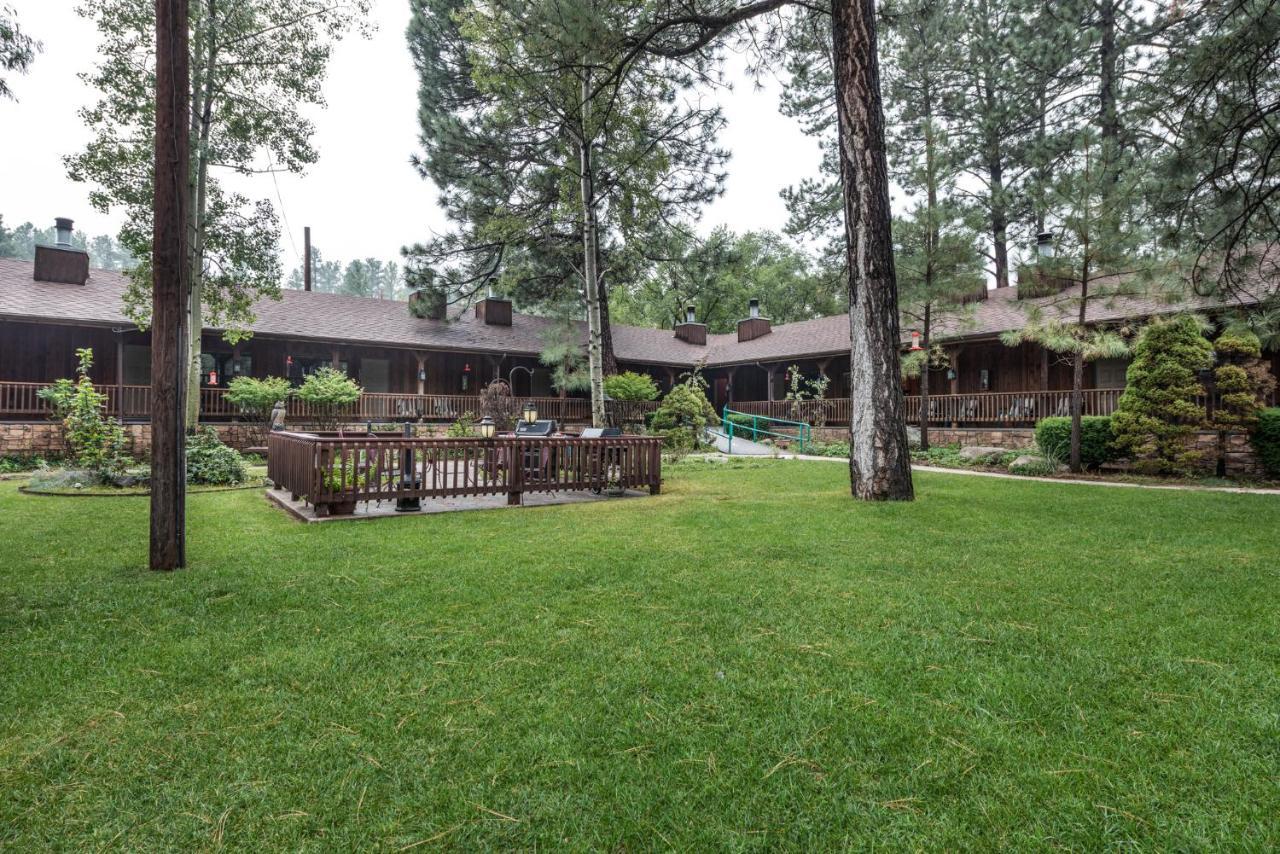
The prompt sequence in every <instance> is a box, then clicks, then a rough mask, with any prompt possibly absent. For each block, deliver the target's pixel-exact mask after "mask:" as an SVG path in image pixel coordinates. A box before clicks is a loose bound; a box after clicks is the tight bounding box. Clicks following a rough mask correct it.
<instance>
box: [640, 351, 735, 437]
mask: <svg viewBox="0 0 1280 854" xmlns="http://www.w3.org/2000/svg"><path fill="white" fill-rule="evenodd" d="M719 422H720V419H719V417H717V416H716V408H715V407H714V406H712V405H711V401H710V400H708V399H707V381H706V380H704V379H703V378H702V373H701V372H700V371H699V370H698V369H694V371H693V372H692V373H689V374H686V375H685V378H684V382H682V383H680V384H678V385H676V386H675V387H673V388H672V389H671V391H669V392H667V396H666V397H664V398H663V399H662V403H661V404H659V406H658V410H657V411H656V412H655V413H654V414H653V422H652V426H653V430H654V432H655V433H657V434H659V435H660V436H662V437H663V440H664V442H665V444H666V445H667V447H669V448H672V449H673V450H677V451H687V450H691V449H693V448H696V447H698V446H699V445H701V444H702V441H703V440H702V435H703V431H704V430H706V427H707V425H708V424H718V423H719Z"/></svg>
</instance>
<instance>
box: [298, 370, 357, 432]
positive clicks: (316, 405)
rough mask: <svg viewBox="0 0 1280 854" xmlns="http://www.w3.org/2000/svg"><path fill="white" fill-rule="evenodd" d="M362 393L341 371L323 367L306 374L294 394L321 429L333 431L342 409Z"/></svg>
mask: <svg viewBox="0 0 1280 854" xmlns="http://www.w3.org/2000/svg"><path fill="white" fill-rule="evenodd" d="M363 391H364V389H362V388H360V386H358V385H356V383H355V381H354V380H352V379H351V378H350V377H348V376H347V375H346V374H344V373H343V372H342V371H339V370H338V369H336V368H330V367H323V368H320V369H319V370H318V371H315V372H314V373H311V374H308V375H307V378H306V379H305V380H303V382H302V385H301V386H300V387H299V388H298V390H297V391H296V392H294V394H295V395H296V396H297V398H298V400H301V401H302V402H303V403H305V404H307V406H308V407H309V408H310V409H311V414H312V415H313V416H314V417H315V419H316V421H318V422H319V424H320V427H321V429H323V430H333V429H335V428H336V427H337V425H338V417H339V415H340V413H341V411H342V409H343V408H344V407H347V406H350V405H351V404H353V403H355V402H356V401H357V400H359V399H360V394H361V393H362V392H363Z"/></svg>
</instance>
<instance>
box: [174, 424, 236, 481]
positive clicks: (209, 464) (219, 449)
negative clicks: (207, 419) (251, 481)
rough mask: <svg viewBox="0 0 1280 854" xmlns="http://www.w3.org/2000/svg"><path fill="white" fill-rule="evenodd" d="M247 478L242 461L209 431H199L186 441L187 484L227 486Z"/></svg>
mask: <svg viewBox="0 0 1280 854" xmlns="http://www.w3.org/2000/svg"><path fill="white" fill-rule="evenodd" d="M247 477H248V470H247V469H246V467H245V463H244V458H243V457H241V456H240V453H239V452H238V451H236V449H235V448H228V447H227V446H226V445H224V444H222V440H221V439H219V438H218V433H217V431H216V430H214V429H213V428H212V427H208V426H205V427H201V428H200V429H199V430H197V431H196V432H195V433H193V434H192V435H190V436H188V437H187V483H198V484H209V485H214V486H229V485H233V484H237V483H244V481H245V478H247Z"/></svg>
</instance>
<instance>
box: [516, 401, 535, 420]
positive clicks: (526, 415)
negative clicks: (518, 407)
mask: <svg viewBox="0 0 1280 854" xmlns="http://www.w3.org/2000/svg"><path fill="white" fill-rule="evenodd" d="M520 415H521V417H522V418H523V419H524V422H525V423H526V424H532V423H533V422H535V421H537V420H538V407H537V406H535V405H534V402H533V401H532V400H531V401H529V402H528V403H526V404H525V405H524V411H523V412H521V413H520Z"/></svg>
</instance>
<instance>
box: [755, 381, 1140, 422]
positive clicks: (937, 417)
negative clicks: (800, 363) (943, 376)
mask: <svg viewBox="0 0 1280 854" xmlns="http://www.w3.org/2000/svg"><path fill="white" fill-rule="evenodd" d="M1123 392H1124V389H1118V388H1104V389H1086V390H1085V391H1084V392H1083V398H1084V414H1085V415H1110V414H1111V413H1112V412H1114V411H1115V408H1116V402H1117V401H1119V400H1120V395H1121V394H1122V393H1123ZM729 405H730V406H731V407H732V408H733V409H735V410H737V411H739V412H745V413H748V414H750V415H767V416H769V417H771V418H788V419H792V420H796V421H804V422H807V423H809V424H814V425H818V424H829V425H832V426H837V425H839V426H844V425H847V424H848V423H849V414H850V412H851V403H850V400H849V398H847V397H838V398H831V399H828V400H805V401H800V402H798V403H795V402H793V401H787V400H770V401H766V400H749V401H737V402H734V403H731V404H729ZM1070 413H1071V392H1070V391H1069V390H1068V391H1019V392H981V393H974V394H931V395H929V423H930V424H958V425H961V426H964V425H973V426H982V425H990V424H1008V425H1023V426H1030V425H1032V424H1035V422H1036V421H1039V420H1040V419H1041V418H1047V417H1049V416H1051V415H1069V414H1070ZM906 419H907V423H909V424H911V423H915V422H918V421H919V420H920V397H919V395H907V397H906Z"/></svg>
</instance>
